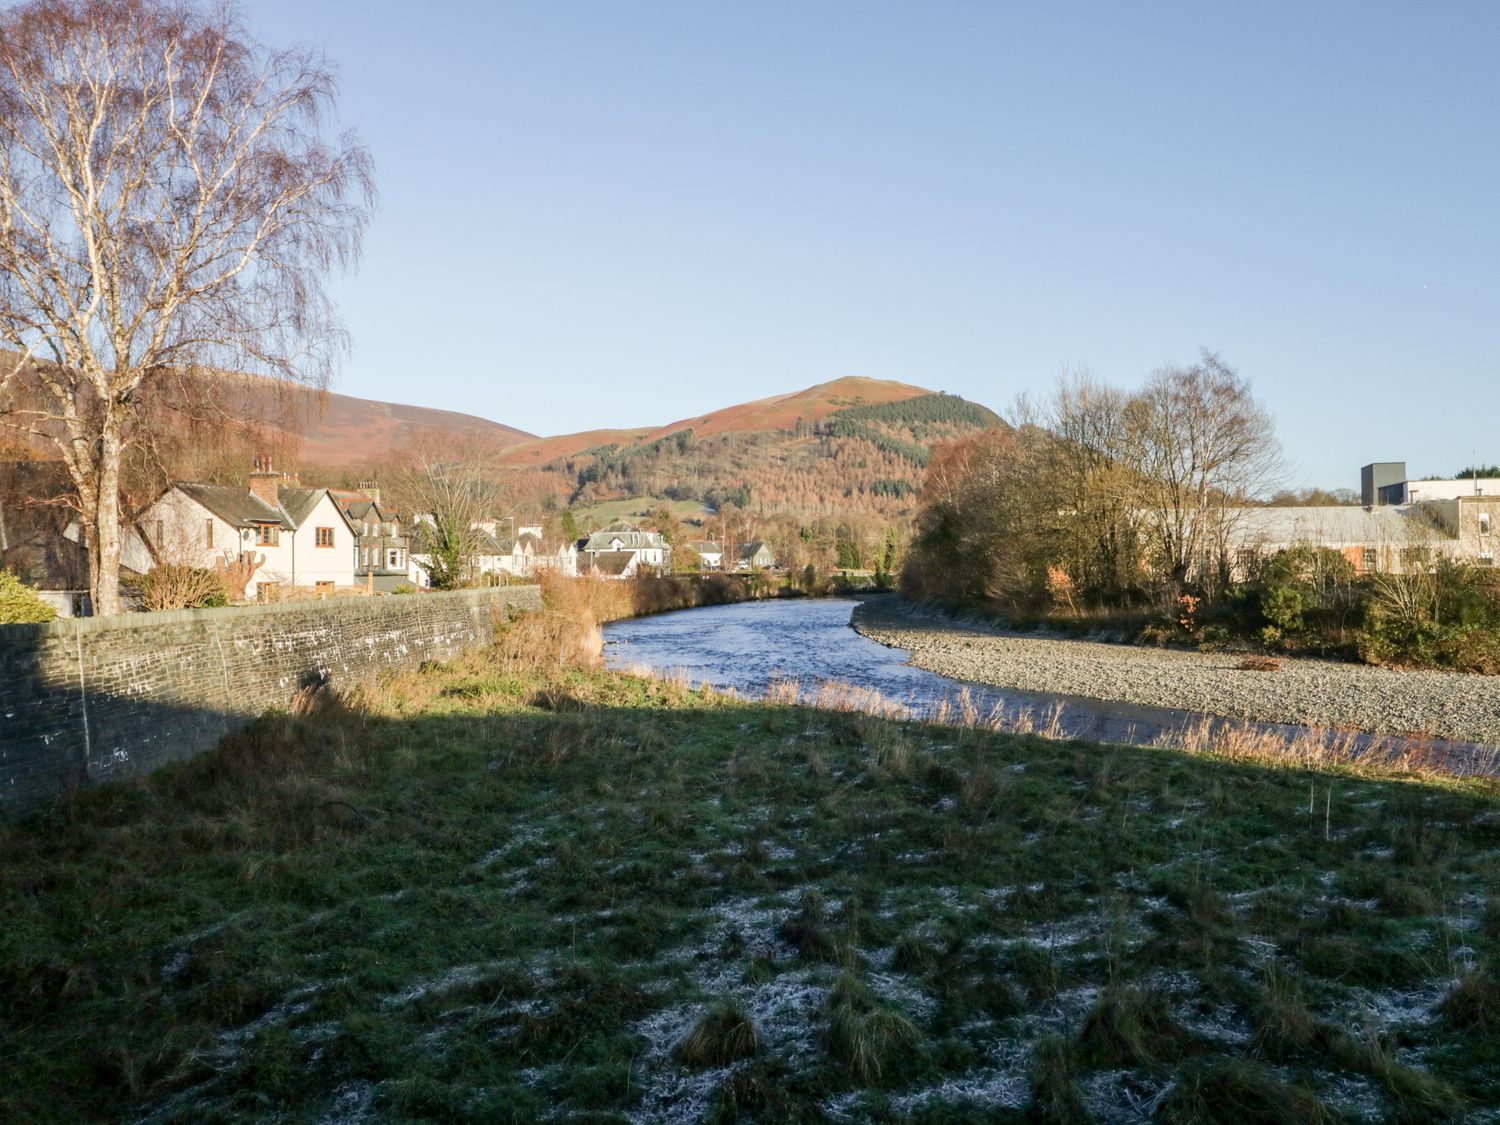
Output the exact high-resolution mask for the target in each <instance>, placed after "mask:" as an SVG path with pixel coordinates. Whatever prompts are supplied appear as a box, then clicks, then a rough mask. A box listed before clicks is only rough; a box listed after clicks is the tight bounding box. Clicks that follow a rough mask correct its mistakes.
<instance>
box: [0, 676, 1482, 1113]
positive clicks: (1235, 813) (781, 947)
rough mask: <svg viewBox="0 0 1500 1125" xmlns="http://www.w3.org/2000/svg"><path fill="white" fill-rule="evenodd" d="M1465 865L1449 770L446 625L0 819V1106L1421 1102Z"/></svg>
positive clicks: (1470, 874) (1295, 1106)
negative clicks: (1154, 744)
mask: <svg viewBox="0 0 1500 1125" xmlns="http://www.w3.org/2000/svg"><path fill="white" fill-rule="evenodd" d="M1497 861H1500V806H1497V802H1496V790H1495V788H1494V787H1493V785H1491V784H1488V783H1481V782H1474V781H1468V782H1447V783H1438V782H1433V781H1417V780H1401V779H1380V778H1377V777H1374V776H1369V775H1359V774H1355V773H1352V772H1323V773H1310V772H1305V771H1292V770H1271V769H1266V768H1262V767H1256V766H1252V765H1246V764H1235V763H1230V762H1226V761H1219V760H1215V759H1209V758H1204V757H1195V756H1190V755H1184V754H1179V753H1175V752H1170V751H1164V750H1134V749H1119V748H1105V747H1095V746H1086V745H1081V744H1076V743H1060V742H1048V741H1044V740H1042V739H1039V738H1031V737H1016V736H1007V735H1000V734H994V733H988V732H980V731H966V730H959V729H953V728H943V727H924V726H920V725H915V724H903V723H897V722H892V721H886V720H879V719H874V718H870V717H867V716H861V715H853V714H842V713H829V712H820V711H814V710H809V709H804V708H798V707H771V706H761V705H752V704H746V703H741V702H734V701H729V700H725V699H722V698H716V697H712V696H702V695H699V694H696V693H693V692H690V691H687V690H686V689H684V688H682V687H680V686H678V685H674V684H669V683H659V682H653V681H645V680H637V679H630V678H626V677H622V676H616V675H610V674H605V673H582V672H579V673H565V674H559V675H557V676H556V677H554V678H552V679H551V680H549V681H548V682H546V683H543V682H542V681H540V680H537V679H535V678H533V677H529V676H526V675H506V674H503V673H501V672H498V671H496V670H494V667H493V666H492V662H489V661H487V660H486V659H485V657H484V656H483V655H482V654H481V655H479V656H476V657H474V658H472V659H470V660H468V661H465V662H462V663H461V664H459V665H456V666H453V667H448V668H431V669H428V670H427V671H425V672H424V673H422V674H421V675H419V676H414V677H409V678H407V679H405V680H404V681H401V682H398V683H394V684H392V685H388V686H387V687H386V688H384V689H383V690H381V691H380V692H379V693H378V697H377V698H375V699H373V700H372V701H367V702H366V703H365V704H364V705H363V706H359V707H351V708H350V709H347V710H346V709H343V708H341V707H336V706H333V707H330V708H328V709H326V710H325V711H324V712H323V713H321V714H317V715H314V716H312V717H310V718H306V719H295V720H294V719H289V718H272V719H267V720H264V721H263V722H262V723H261V724H260V726H259V727H257V728H256V729H255V730H253V731H251V732H249V733H247V734H246V735H244V736H241V737H239V738H236V739H234V740H232V741H231V743H230V744H228V745H227V746H226V747H225V748H224V749H223V750H221V751H220V752H218V753H216V754H214V755H210V756H208V757H205V758H203V759H199V760H198V761H195V762H192V763H189V764H187V765H186V766H183V767H179V768H175V769H172V770H169V771H166V772H163V773H161V774H158V775H157V776H156V777H155V778H154V779H153V780H152V781H151V782H150V784H149V785H145V786H141V787H137V788H114V789H101V790H97V791H93V792H90V793H87V794H86V795H84V796H83V797H82V798H81V799H79V800H77V801H76V802H74V803H73V804H72V805H71V806H69V807H68V808H66V809H64V810H62V811H60V812H59V813H57V814H56V815H55V816H52V817H51V818H49V819H47V820H43V821H38V822H33V823H31V824H28V825H24V826H20V827H15V828H11V829H4V830H0V909H3V912H4V915H3V916H4V918H5V925H4V927H3V929H0V1057H3V1059H4V1060H5V1063H4V1066H3V1069H0V1119H3V1120H8V1121H9V1120H30V1119H42V1120H47V1119H53V1120H75V1119H79V1118H106V1119H131V1120H136V1119H141V1118H143V1117H144V1118H147V1119H150V1120H153V1121H176V1120H180V1121H203V1120H228V1119H238V1118H271V1117H276V1118H278V1119H281V1120H292V1121H300V1120H308V1121H315V1120H322V1119H332V1120H341V1121H357V1120H361V1119H366V1118H368V1119H379V1120H391V1119H436V1118H452V1119H477V1120H486V1121H493V1120H515V1121H532V1120H537V1119H539V1118H543V1117H551V1118H553V1119H560V1120H588V1121H617V1120H626V1119H632V1120H640V1121H695V1120H700V1119H704V1118H708V1119H717V1120H725V1121H733V1120H760V1121H786V1120H816V1119H828V1120H835V1121H837V1120H881V1121H887V1120H889V1121H896V1120H908V1119H909V1120H917V1121H933V1122H936V1121H953V1122H958V1121H973V1120H991V1121H1006V1120H1039V1119H1040V1120H1059V1121H1064V1120H1066V1121H1077V1120H1088V1119H1089V1118H1090V1115H1092V1116H1093V1118H1094V1119H1096V1120H1101V1121H1105V1120H1145V1119H1153V1118H1154V1119H1158V1120H1165V1121H1213V1120H1219V1121H1257V1120H1259V1121H1322V1120H1340V1119H1349V1120H1383V1119H1389V1118H1395V1119H1402V1120H1430V1119H1433V1118H1439V1117H1442V1116H1443V1115H1445V1114H1446V1115H1459V1114H1462V1113H1463V1112H1464V1111H1465V1110H1466V1109H1467V1110H1476V1111H1477V1110H1481V1109H1482V1107H1486V1106H1489V1107H1493V1106H1495V1105H1497V1104H1500V1034H1496V1033H1497V1032H1500V989H1497V965H1500V899H1496V898H1495V889H1496V885H1497V876H1500V870H1497ZM1472 1119H1473V1120H1484V1119H1488V1120H1495V1119H1496V1116H1495V1114H1494V1113H1493V1111H1490V1113H1489V1116H1488V1118H1486V1117H1484V1116H1483V1114H1481V1113H1476V1114H1475V1115H1474V1117H1473V1118H1472Z"/></svg>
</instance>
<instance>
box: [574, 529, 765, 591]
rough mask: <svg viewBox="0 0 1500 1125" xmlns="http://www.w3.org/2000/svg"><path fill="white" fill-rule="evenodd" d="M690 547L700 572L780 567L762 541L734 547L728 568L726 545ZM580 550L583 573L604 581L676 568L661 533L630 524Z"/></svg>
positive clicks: (692, 544) (599, 534)
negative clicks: (726, 563) (605, 579)
mask: <svg viewBox="0 0 1500 1125" xmlns="http://www.w3.org/2000/svg"><path fill="white" fill-rule="evenodd" d="M687 547H688V548H689V549H690V550H691V551H692V553H693V554H694V555H695V556H696V557H697V560H698V569H700V570H713V571H717V570H733V571H752V570H770V569H772V568H774V567H775V566H776V555H775V554H774V553H773V552H772V550H771V548H770V546H769V545H768V544H766V543H764V542H762V541H760V540H758V539H757V540H753V541H751V542H748V543H741V544H738V545H737V546H733V547H731V548H730V549H729V557H730V563H729V565H728V566H726V565H725V545H724V544H723V543H717V542H715V541H713V540H712V539H702V540H697V541H695V542H690V543H688V544H687ZM578 550H579V554H580V559H581V562H580V566H581V568H582V572H583V573H585V574H592V575H595V576H597V577H600V578H633V577H635V576H636V575H637V574H640V573H642V572H651V571H656V572H659V573H666V572H668V571H670V570H671V569H672V545H671V544H670V543H668V542H667V541H666V539H665V538H663V537H662V535H661V533H660V532H657V531H652V530H649V529H643V528H639V527H634V526H632V525H630V524H624V523H620V524H612V525H610V526H609V527H607V528H605V529H604V530H603V531H596V532H595V533H594V534H593V535H590V536H589V537H588V538H587V539H580V540H579V541H578Z"/></svg>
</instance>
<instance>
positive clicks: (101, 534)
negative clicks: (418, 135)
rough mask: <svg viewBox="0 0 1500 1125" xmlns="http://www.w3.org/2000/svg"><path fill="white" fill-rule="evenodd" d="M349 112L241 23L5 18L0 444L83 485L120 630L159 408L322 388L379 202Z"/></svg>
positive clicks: (95, 563)
mask: <svg viewBox="0 0 1500 1125" xmlns="http://www.w3.org/2000/svg"><path fill="white" fill-rule="evenodd" d="M334 100H335V81H334V78H333V75H332V73H331V71H330V69H329V67H328V65H327V64H326V62H325V61H324V60H323V59H322V58H321V57H320V56H319V55H317V54H315V53H313V52H310V51H306V50H301V49H293V50H271V49H268V48H266V47H264V46H262V45H261V44H259V43H257V42H256V41H254V40H253V39H252V38H251V37H250V36H249V35H248V33H247V31H246V29H245V28H244V26H243V25H242V24H241V22H240V21H239V19H238V17H237V16H236V14H235V12H234V11H233V9H232V8H229V7H223V8H213V9H207V10H206V9H202V8H199V7H196V6H194V5H193V4H191V3H176V2H173V0H32V2H30V3H25V4H21V5H18V6H15V7H12V8H10V9H8V10H6V11H4V12H3V13H0V345H4V346H6V347H8V348H10V349H12V350H13V353H12V354H3V353H0V424H3V425H5V426H8V427H10V428H11V429H13V430H17V431H20V432H21V433H22V434H24V435H25V437H26V438H27V440H29V441H32V442H42V443H47V444H50V446H51V447H52V449H53V450H54V451H55V453H56V455H57V456H58V457H59V458H60V459H61V461H62V462H63V463H64V464H65V465H66V466H67V470H68V473H69V476H70V477H71V479H72V484H73V487H74V489H75V490H76V496H74V497H73V498H72V502H73V503H74V504H76V506H77V508H78V511H79V515H80V519H81V522H82V524H83V526H84V528H85V534H86V537H87V541H88V550H89V568H90V585H91V593H92V595H93V600H94V607H95V612H97V613H104V614H108V613H116V612H118V611H119V606H120V601H119V566H120V546H121V522H122V519H121V517H122V503H121V468H122V464H123V463H124V461H125V458H126V456H127V454H128V453H129V452H130V451H131V449H132V447H133V443H136V442H138V441H139V440H141V438H140V434H141V431H142V421H143V414H142V410H143V407H142V403H143V402H144V401H147V400H149V398H150V397H151V395H152V394H153V391H154V389H155V388H157V387H158V386H160V385H161V384H162V383H164V382H167V381H170V380H174V379H178V380H181V379H189V378H196V377H198V376H199V375H201V374H203V373H205V372H212V371H216V370H218V371H222V370H245V371H252V372H256V373H260V374H267V375H271V376H275V377H277V378H280V379H288V380H297V381H301V382H306V383H311V384H314V385H322V384H325V383H326V380H327V377H328V375H329V372H330V370H331V365H332V362H333V360H334V359H335V358H336V356H337V354H338V353H339V351H340V350H341V347H342V345H343V338H342V333H341V332H340V330H339V328H338V325H337V322H336V320H335V318H334V315H333V310H332V307H331V305H330V303H329V301H328V299H327V297H326V294H325V292H324V290H323V279H324V277H325V276H326V275H327V273H328V271H329V270H331V269H332V268H334V267H340V266H348V265H351V264H352V263H353V261H354V260H355V259H356V258H357V256H358V252H359V248H360V237H361V234H362V231H363V228H364V224H365V221H366V219H367V216H368V213H369V208H370V206H371V204H372V202H373V186H372V179H371V162H370V158H369V154H368V153H367V151H366V150H365V149H364V148H363V147H362V146H361V145H360V144H359V142H358V140H357V139H356V138H355V137H354V136H353V135H352V134H349V133H343V134H335V133H334V132H333V127H332V111H333V109H334Z"/></svg>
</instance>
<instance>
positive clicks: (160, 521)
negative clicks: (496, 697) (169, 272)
mask: <svg viewBox="0 0 1500 1125" xmlns="http://www.w3.org/2000/svg"><path fill="white" fill-rule="evenodd" d="M13 468H14V466H13ZM46 468H47V466H34V467H33V469H34V471H32V472H31V473H30V475H31V476H35V474H36V472H43V471H45V470H46ZM11 475H12V476H15V474H11ZM11 484H12V486H13V487H12V489H11V491H12V494H13V495H14V494H19V495H22V496H27V495H29V496H32V497H40V496H44V495H51V494H52V492H53V491H57V490H58V489H60V488H62V484H61V482H60V481H48V482H43V481H40V480H31V479H30V476H28V477H27V479H25V480H19V481H18V480H12V481H11ZM49 489H50V490H51V491H49ZM432 526H433V522H432V518H431V517H430V516H425V515H423V514H421V513H417V514H414V515H412V516H409V517H408V516H404V515H403V514H402V513H400V512H398V511H397V510H395V509H394V508H393V507H392V506H391V505H389V504H387V503H386V502H385V501H384V500H383V499H382V497H381V493H380V489H379V487H378V486H376V485H375V484H374V482H369V483H366V484H362V485H361V486H360V487H359V488H357V489H337V488H322V487H304V486H303V485H302V484H301V482H300V481H299V479H298V478H297V476H296V475H295V474H290V475H289V474H286V473H283V472H280V471H278V470H276V469H275V468H274V467H273V466H272V465H271V464H270V462H269V461H268V460H267V461H257V462H256V464H255V467H254V469H253V471H252V472H250V473H249V474H248V477H247V478H246V483H244V484H218V483H212V482H194V481H179V482H176V483H174V484H172V485H171V486H170V487H169V488H167V489H166V491H165V492H163V494H162V495H161V496H160V497H158V498H157V499H156V500H155V501H154V502H153V503H151V504H150V505H148V506H147V507H146V508H145V509H144V510H143V511H142V512H141V513H140V514H139V516H138V517H137V519H136V520H135V522H134V524H133V526H132V527H131V528H130V529H128V531H127V532H126V534H125V536H124V539H123V549H122V557H121V563H122V568H123V577H124V579H125V581H126V583H127V585H128V584H131V583H133V582H135V581H138V580H139V579H140V578H141V577H142V576H143V575H145V574H146V573H148V572H149V571H150V570H152V569H153V568H154V567H156V566H160V565H162V564H164V563H173V564H179V565H187V566H194V567H204V568H209V569H215V570H218V571H219V572H220V573H221V574H223V575H225V576H226V580H227V583H228V585H229V586H230V595H231V597H233V598H235V599H260V600H267V599H276V598H278V597H282V596H287V595H290V594H292V593H293V592H294V591H295V592H313V593H325V594H332V593H334V592H337V591H339V590H344V591H351V590H363V591H364V592H367V593H372V594H380V593H392V592H394V591H396V590H398V589H401V588H403V587H405V588H410V589H421V588H423V587H426V586H428V585H430V578H429V573H428V569H427V566H426V565H424V564H430V563H431V561H432V559H431V555H430V554H429V549H428V530H429V529H430V528H431V527H432ZM472 531H473V543H472V545H471V546H472V557H471V567H472V574H473V577H474V578H475V579H476V580H478V581H481V582H485V581H489V582H495V581H503V580H505V579H506V578H508V577H520V578H530V577H534V576H536V575H537V574H539V573H541V572H543V571H552V572H555V573H559V574H563V575H568V576H575V575H578V574H580V573H586V574H590V575H594V576H598V577H603V578H630V577H634V576H635V575H637V574H640V573H650V572H666V571H668V570H670V569H671V565H672V548H671V546H670V544H668V543H667V542H666V540H665V539H664V538H663V537H662V536H661V535H660V533H658V532H656V531H653V530H646V529H641V528H637V527H632V526H629V525H615V526H612V527H611V528H608V529H606V530H604V531H601V532H596V533H595V534H593V535H591V536H589V537H587V538H585V539H580V540H577V541H576V542H564V543H554V544H548V543H547V542H546V540H545V538H544V536H543V533H542V528H541V527H539V526H525V525H522V526H517V525H516V522H515V521H514V519H510V518H507V519H504V520H489V521H483V522H480V523H476V524H475V525H474V527H473V528H472ZM83 544H84V537H83V535H82V532H81V529H80V527H79V526H78V524H77V522H76V521H75V520H72V519H71V517H70V513H69V512H68V511H67V510H66V509H64V508H61V507H45V506H40V505H36V504H30V505H19V506H18V505H16V504H11V505H10V506H8V507H7V506H6V505H4V504H3V503H0V561H3V562H4V565H6V566H8V567H10V568H12V569H14V570H16V571H17V572H18V573H19V574H20V576H21V577H22V580H23V581H26V582H27V583H28V584H29V585H32V586H34V587H35V588H37V589H39V590H41V591H43V592H44V596H46V597H47V600H49V601H50V602H52V604H53V605H54V606H55V607H56V608H57V610H58V612H59V613H60V614H62V615H64V616H73V615H78V614H86V613H87V612H89V609H88V605H87V590H88V559H87V554H86V552H85V550H84V546H83ZM693 547H694V548H695V549H696V550H697V551H698V553H699V557H700V559H701V560H702V562H701V565H702V566H703V568H704V569H709V570H717V569H722V568H723V566H724V563H723V548H722V546H721V545H720V544H717V543H713V542H703V543H696V544H693ZM735 557H736V559H737V561H736V563H735V564H734V565H733V566H731V567H730V568H729V569H737V570H749V569H757V568H766V567H770V566H772V565H774V557H773V556H772V555H771V553H770V550H769V548H767V547H766V546H765V544H763V543H759V542H755V543H746V544H743V545H741V546H740V547H739V548H738V549H737V552H736V556H735Z"/></svg>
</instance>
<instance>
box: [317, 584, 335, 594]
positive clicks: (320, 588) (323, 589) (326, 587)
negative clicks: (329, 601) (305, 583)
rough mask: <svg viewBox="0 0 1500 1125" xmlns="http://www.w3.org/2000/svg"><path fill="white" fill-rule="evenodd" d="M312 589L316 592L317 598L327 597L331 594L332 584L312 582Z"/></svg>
mask: <svg viewBox="0 0 1500 1125" xmlns="http://www.w3.org/2000/svg"><path fill="white" fill-rule="evenodd" d="M313 589H315V590H317V592H318V596H319V597H326V596H327V595H329V594H331V593H333V583H332V582H314V583H313Z"/></svg>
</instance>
